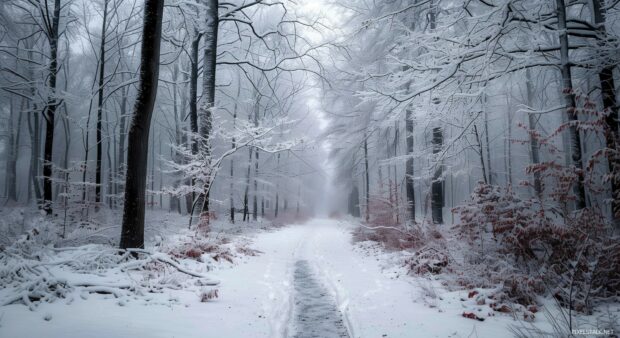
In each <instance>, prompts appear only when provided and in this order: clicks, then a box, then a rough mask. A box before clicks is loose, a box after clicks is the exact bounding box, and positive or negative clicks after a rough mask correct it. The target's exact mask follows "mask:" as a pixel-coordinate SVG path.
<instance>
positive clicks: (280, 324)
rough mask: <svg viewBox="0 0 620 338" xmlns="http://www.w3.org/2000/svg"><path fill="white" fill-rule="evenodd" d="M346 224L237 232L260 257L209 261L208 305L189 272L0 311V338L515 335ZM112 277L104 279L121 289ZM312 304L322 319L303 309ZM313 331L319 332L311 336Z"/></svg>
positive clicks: (504, 318) (507, 320)
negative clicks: (145, 289)
mask: <svg viewBox="0 0 620 338" xmlns="http://www.w3.org/2000/svg"><path fill="white" fill-rule="evenodd" d="M353 227H354V225H353V224H352V223H351V222H345V221H336V220H329V219H316V220H312V221H309V222H308V223H306V224H302V225H291V226H287V227H283V228H278V229H272V230H264V231H254V232H253V233H246V234H238V235H237V238H238V239H237V240H241V239H243V240H247V236H249V237H250V238H251V239H252V241H253V244H252V245H251V246H252V248H253V249H256V250H259V251H260V252H262V253H261V254H259V255H257V256H242V257H241V258H239V259H237V260H236V262H235V264H223V263H222V264H215V265H212V266H211V268H210V270H209V271H208V272H206V274H208V276H209V277H210V278H213V279H216V280H218V281H220V283H221V284H220V285H219V286H218V291H219V292H218V293H219V298H217V299H214V300H211V301H208V302H204V303H202V302H200V293H201V292H205V291H208V290H211V289H209V288H208V287H205V286H204V285H202V284H203V283H201V282H200V280H199V279H198V280H196V279H195V278H193V277H191V276H186V278H187V279H186V280H185V281H183V280H182V281H180V282H179V283H180V285H181V286H182V287H179V288H177V289H172V288H164V289H163V291H162V292H160V293H149V294H147V295H146V296H137V295H133V296H126V297H125V296H121V297H119V298H116V297H115V296H114V295H113V294H88V293H85V292H82V293H81V294H79V293H74V294H71V295H70V296H69V297H67V298H66V299H59V300H57V301H55V302H52V303H41V304H40V305H39V306H38V307H36V309H35V310H34V311H30V310H29V309H28V307H26V306H24V305H20V304H13V305H8V306H5V307H2V308H0V318H1V319H0V337H24V338H28V337H33V338H34V337H50V338H55V337H58V338H60V337H63V338H64V337H93V338H99V337H101V338H103V337H168V338H172V337H188V338H191V337H201V338H204V337H207V338H208V337H213V338H215V337H217V338H221V337H229V338H234V337H240V338H241V337H272V338H278V337H289V336H291V337H347V334H348V336H349V337H351V338H354V337H469V336H478V337H511V336H512V334H511V333H510V331H509V330H508V326H509V325H514V324H515V323H516V322H515V321H514V320H513V319H512V318H511V317H509V316H508V315H496V316H492V317H488V318H486V320H485V321H484V322H479V321H476V320H472V319H468V318H463V317H462V313H463V311H464V309H465V308H466V307H467V306H468V305H467V304H466V303H463V301H462V299H467V292H465V291H461V292H455V291H452V292H448V291H446V290H444V289H443V288H442V287H441V285H440V283H439V282H437V281H432V280H429V279H424V278H422V277H411V276H408V275H405V274H403V271H404V269H401V268H399V267H398V266H396V267H395V266H394V259H395V255H397V253H385V252H381V251H379V250H375V251H374V252H373V251H372V250H373V248H374V247H373V246H372V245H368V244H367V243H366V244H365V243H362V244H355V243H353V242H352V239H351V230H352V228H353ZM155 257H159V256H157V255H156V256H155ZM192 262H194V263H193V264H194V265H191V264H190V263H188V262H185V261H182V262H181V265H182V266H184V267H185V268H186V269H188V270H192V271H199V270H200V269H199V266H200V265H201V264H203V265H204V264H206V263H200V262H195V261H192ZM203 272H204V271H203ZM129 276H134V275H129ZM63 277H65V278H70V277H71V276H69V277H67V276H63ZM108 277H110V276H108ZM114 277H115V278H116V279H110V281H109V282H110V283H115V284H116V283H120V277H119V275H115V276H114ZM82 279H83V280H88V278H86V277H82ZM190 282H191V283H190ZM188 285H193V287H188ZM97 287H99V288H105V286H102V285H100V286H97ZM103 291H106V290H103ZM3 295H6V293H2V292H0V296H3ZM313 295H314V296H313ZM309 307H310V308H312V309H314V310H313V311H317V309H323V313H322V314H321V312H320V311H319V312H317V313H314V314H313V313H309V312H308V308H309ZM481 311H482V310H481ZM321 316H322V317H324V318H323V319H324V320H323V319H316V318H320V317H321ZM541 317H542V316H541ZM313 318H315V319H313ZM303 319H306V320H312V321H314V323H308V322H306V323H303ZM311 326H312V327H314V328H315V329H318V328H323V330H322V332H318V333H315V334H314V335H308V334H307V328H308V327H311Z"/></svg>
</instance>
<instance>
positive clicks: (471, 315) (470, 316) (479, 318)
mask: <svg viewBox="0 0 620 338" xmlns="http://www.w3.org/2000/svg"><path fill="white" fill-rule="evenodd" d="M462 316H463V317H465V318H469V319H475V320H478V321H481V322H483V321H484V318H482V317H478V316H476V314H475V313H473V312H463V314H462Z"/></svg>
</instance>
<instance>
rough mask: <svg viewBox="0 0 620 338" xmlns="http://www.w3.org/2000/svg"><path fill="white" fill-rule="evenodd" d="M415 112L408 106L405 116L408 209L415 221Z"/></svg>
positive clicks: (412, 219) (410, 216)
mask: <svg viewBox="0 0 620 338" xmlns="http://www.w3.org/2000/svg"><path fill="white" fill-rule="evenodd" d="M412 115H413V113H412V111H411V108H407V111H406V117H405V135H406V136H405V137H406V141H407V156H408V157H407V162H406V164H405V191H406V194H407V209H408V214H409V218H410V219H411V221H412V222H413V223H415V190H414V184H415V182H414V180H413V175H414V170H413V116H412Z"/></svg>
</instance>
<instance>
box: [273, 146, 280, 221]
mask: <svg viewBox="0 0 620 338" xmlns="http://www.w3.org/2000/svg"><path fill="white" fill-rule="evenodd" d="M277 168H280V154H279V153H278V159H277ZM279 208H280V180H279V179H278V177H276V207H275V211H274V217H275V218H278V212H279Z"/></svg>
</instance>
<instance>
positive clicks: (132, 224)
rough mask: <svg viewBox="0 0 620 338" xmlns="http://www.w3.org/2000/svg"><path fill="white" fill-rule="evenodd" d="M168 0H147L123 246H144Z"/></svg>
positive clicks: (131, 132)
mask: <svg viewBox="0 0 620 338" xmlns="http://www.w3.org/2000/svg"><path fill="white" fill-rule="evenodd" d="M163 14H164V0H145V4H144V26H143V29H142V43H141V45H142V49H141V56H140V85H139V90H138V96H137V98H136V103H135V105H134V110H133V118H132V121H131V126H130V128H129V137H128V149H127V175H126V179H125V201H124V209H123V226H122V231H121V241H120V248H121V249H126V248H143V247H144V207H145V205H144V204H145V188H146V173H147V167H146V164H147V161H148V140H149V130H150V127H151V118H152V116H153V107H154V105H155V98H156V96H157V84H158V77H159V58H160V53H159V52H160V45H161V26H162V18H163Z"/></svg>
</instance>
